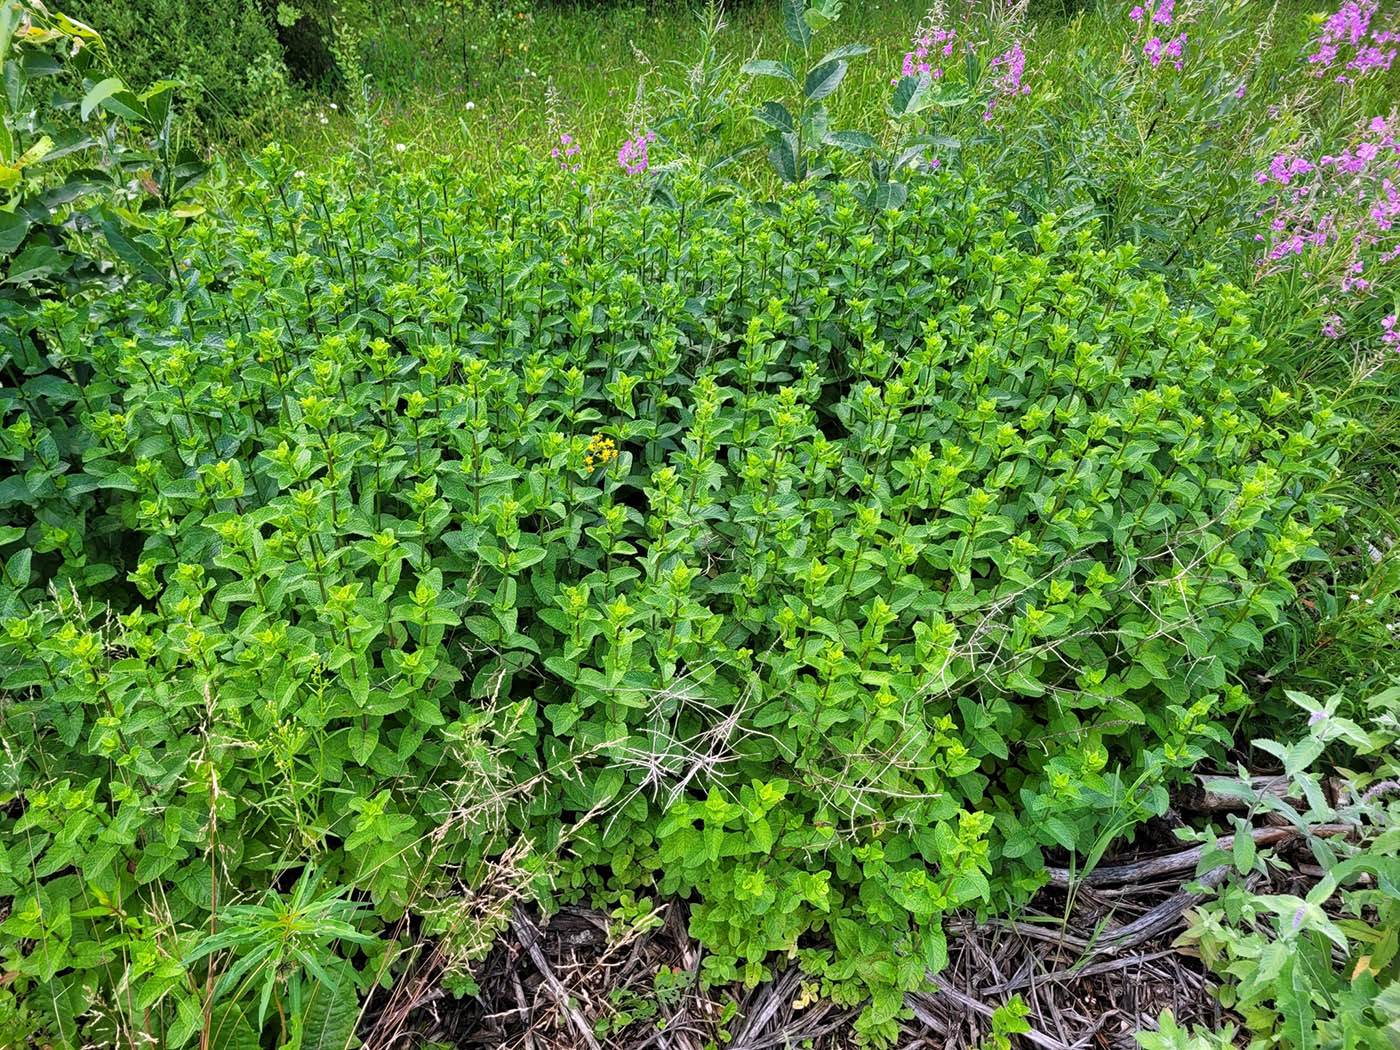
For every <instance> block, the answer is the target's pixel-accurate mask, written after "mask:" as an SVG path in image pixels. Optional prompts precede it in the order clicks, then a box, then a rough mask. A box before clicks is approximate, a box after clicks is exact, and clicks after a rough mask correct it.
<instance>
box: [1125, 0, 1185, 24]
mask: <svg viewBox="0 0 1400 1050" xmlns="http://www.w3.org/2000/svg"><path fill="white" fill-rule="evenodd" d="M1175 10H1176V0H1161V3H1159V4H1157V5H1156V7H1155V8H1154V7H1153V5H1152V4H1148V5H1147V9H1146V10H1144V9H1143V8H1142V6H1141V5H1138V6H1137V7H1134V8H1133V9H1132V10H1131V11H1129V12H1128V17H1129V18H1131V19H1132V20H1133V21H1134V22H1141V21H1142V20H1143V19H1144V18H1150V19H1151V21H1152V22H1153V23H1154V24H1155V25H1159V26H1169V25H1171V24H1172V15H1173V13H1174V12H1175Z"/></svg>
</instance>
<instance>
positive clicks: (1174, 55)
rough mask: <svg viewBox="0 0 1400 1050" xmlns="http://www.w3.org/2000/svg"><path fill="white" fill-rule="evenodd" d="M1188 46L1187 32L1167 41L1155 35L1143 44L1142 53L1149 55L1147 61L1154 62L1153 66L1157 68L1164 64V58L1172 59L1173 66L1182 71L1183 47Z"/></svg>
mask: <svg viewBox="0 0 1400 1050" xmlns="http://www.w3.org/2000/svg"><path fill="white" fill-rule="evenodd" d="M1185 46H1186V34H1185V33H1181V34H1179V35H1177V36H1174V37H1172V38H1171V39H1169V40H1167V41H1165V42H1164V41H1163V40H1162V38H1161V37H1158V36H1154V37H1153V38H1152V39H1151V40H1149V41H1148V42H1147V43H1145V44H1143V45H1142V53H1143V54H1144V55H1146V56H1147V61H1149V62H1151V63H1152V68H1153V69H1156V68H1157V67H1158V66H1160V65H1161V64H1162V59H1164V58H1169V59H1171V60H1172V66H1173V68H1175V69H1176V70H1177V71H1178V72H1180V71H1181V61H1182V59H1181V49H1182V48H1183V47H1185Z"/></svg>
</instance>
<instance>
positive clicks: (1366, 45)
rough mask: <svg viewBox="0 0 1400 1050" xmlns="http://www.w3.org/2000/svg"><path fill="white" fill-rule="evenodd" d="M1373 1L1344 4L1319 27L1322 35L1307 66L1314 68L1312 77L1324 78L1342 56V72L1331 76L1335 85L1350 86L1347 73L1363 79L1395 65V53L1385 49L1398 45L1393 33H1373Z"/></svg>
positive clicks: (1397, 35) (1398, 36)
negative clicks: (1346, 84)
mask: <svg viewBox="0 0 1400 1050" xmlns="http://www.w3.org/2000/svg"><path fill="white" fill-rule="evenodd" d="M1375 14H1376V3H1375V0H1346V2H1345V3H1343V4H1342V6H1341V7H1339V8H1338V9H1337V11H1336V12H1335V13H1334V14H1333V15H1331V17H1329V18H1328V19H1327V21H1325V22H1324V23H1323V24H1322V31H1321V33H1319V34H1318V37H1317V39H1316V40H1315V41H1313V43H1312V45H1311V46H1312V48H1313V51H1312V53H1311V54H1309V55H1308V56H1307V61H1308V64H1309V65H1311V66H1316V67H1317V69H1316V70H1315V72H1314V74H1313V75H1314V76H1318V77H1321V76H1324V75H1326V74H1327V73H1328V72H1329V71H1331V70H1332V68H1333V67H1334V66H1335V65H1336V64H1337V62H1338V60H1339V59H1340V58H1342V57H1343V55H1344V54H1345V55H1346V56H1347V57H1346V60H1345V62H1343V63H1342V71H1341V72H1338V73H1336V74H1334V76H1333V79H1334V80H1336V81H1337V82H1338V83H1343V84H1345V83H1350V82H1351V80H1352V79H1353V77H1351V76H1348V73H1354V74H1358V75H1363V76H1364V75H1365V74H1367V73H1372V72H1376V71H1380V72H1384V71H1385V70H1388V69H1389V68H1390V67H1391V65H1392V64H1393V63H1394V61H1395V55H1396V49H1395V48H1394V47H1387V46H1386V45H1389V44H1394V43H1396V42H1397V41H1400V33H1396V32H1395V31H1394V30H1393V29H1373V28H1372V27H1371V22H1372V19H1373V18H1374V17H1375Z"/></svg>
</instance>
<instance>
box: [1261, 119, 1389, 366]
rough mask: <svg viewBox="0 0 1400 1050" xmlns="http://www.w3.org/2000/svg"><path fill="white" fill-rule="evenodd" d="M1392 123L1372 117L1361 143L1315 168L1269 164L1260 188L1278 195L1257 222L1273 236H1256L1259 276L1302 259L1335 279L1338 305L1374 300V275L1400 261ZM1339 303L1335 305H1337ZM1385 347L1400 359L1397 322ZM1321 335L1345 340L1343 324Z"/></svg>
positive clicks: (1294, 161)
mask: <svg viewBox="0 0 1400 1050" xmlns="http://www.w3.org/2000/svg"><path fill="white" fill-rule="evenodd" d="M1395 130H1396V129H1395V128H1393V127H1392V126H1391V119H1390V118H1386V117H1375V118H1374V119H1372V120H1371V121H1370V122H1369V123H1368V124H1367V125H1366V126H1365V128H1364V130H1363V131H1362V133H1361V134H1360V136H1359V137H1358V139H1357V141H1355V142H1353V143H1352V144H1351V145H1348V146H1347V147H1346V148H1345V149H1343V150H1342V151H1341V152H1339V153H1335V154H1325V155H1323V156H1320V157H1318V158H1317V161H1316V163H1314V162H1313V161H1310V160H1308V159H1307V158H1305V157H1301V156H1298V155H1296V154H1292V153H1283V154H1279V155H1278V156H1276V157H1274V158H1273V159H1272V160H1270V162H1269V165H1268V167H1267V168H1263V169H1261V170H1259V171H1257V172H1255V175H1254V177H1255V181H1256V182H1258V183H1259V184H1260V185H1261V186H1267V187H1273V188H1275V190H1276V194H1275V196H1274V197H1272V198H1271V199H1270V200H1269V202H1268V203H1267V205H1266V206H1265V208H1264V209H1262V210H1261V211H1260V212H1259V217H1260V218H1267V219H1268V226H1269V232H1268V233H1267V234H1264V233H1259V234H1256V235H1255V240H1256V241H1258V242H1260V243H1261V244H1264V245H1267V248H1266V251H1265V254H1264V256H1263V258H1261V259H1260V263H1259V265H1260V266H1261V268H1270V267H1272V266H1273V265H1277V264H1280V263H1281V262H1283V261H1284V260H1287V259H1290V258H1293V257H1298V256H1305V255H1306V257H1307V259H1308V264H1309V266H1310V267H1311V271H1312V272H1313V273H1316V274H1319V275H1320V274H1322V273H1329V272H1330V273H1331V274H1332V275H1333V276H1332V279H1331V280H1330V281H1329V282H1328V283H1329V284H1330V285H1331V286H1332V287H1333V288H1334V289H1335V292H1336V293H1339V298H1348V297H1349V298H1352V299H1366V298H1370V297H1372V296H1373V295H1375V294H1376V292H1377V291H1378V288H1377V286H1376V283H1375V278H1376V274H1377V272H1378V271H1381V270H1383V269H1384V268H1385V267H1387V266H1389V265H1390V264H1391V263H1393V262H1395V261H1396V260H1397V259H1400V142H1397V141H1396V136H1395ZM1337 301H1338V300H1337V299H1332V300H1330V302H1331V303H1332V304H1334V305H1335V303H1336V302H1337ZM1382 328H1383V333H1382V341H1383V343H1384V345H1385V346H1387V347H1389V348H1390V349H1393V350H1397V351H1400V332H1397V331H1396V328H1395V318H1394V317H1393V316H1391V317H1389V318H1387V319H1386V321H1384V322H1382ZM1322 330H1323V334H1324V335H1326V336H1328V337H1329V338H1340V337H1341V336H1343V335H1345V334H1346V327H1345V325H1344V324H1343V323H1342V319H1341V316H1339V315H1334V316H1331V317H1328V318H1327V319H1326V320H1325V321H1324V324H1323V329H1322Z"/></svg>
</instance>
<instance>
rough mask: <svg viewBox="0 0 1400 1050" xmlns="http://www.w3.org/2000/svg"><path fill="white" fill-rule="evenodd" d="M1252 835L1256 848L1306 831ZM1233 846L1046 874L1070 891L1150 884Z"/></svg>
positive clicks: (1343, 829) (1329, 829)
mask: <svg viewBox="0 0 1400 1050" xmlns="http://www.w3.org/2000/svg"><path fill="white" fill-rule="evenodd" d="M1307 830H1308V832H1309V833H1310V834H1312V835H1316V836H1318V837H1321V838H1326V837H1329V836H1336V835H1346V834H1350V833H1351V831H1352V830H1354V829H1353V828H1352V827H1351V825H1349V824H1319V825H1318V826H1317V827H1313V828H1309V829H1307ZM1250 834H1251V835H1252V836H1253V838H1254V844H1255V845H1256V846H1272V845H1275V844H1277V843H1279V842H1285V841H1287V840H1288V839H1291V838H1297V837H1298V836H1300V835H1302V834H1303V831H1302V830H1301V829H1299V828H1255V829H1254V830H1253V831H1252V832H1251V833H1250ZM1234 844H1235V836H1234V835H1223V836H1221V837H1220V838H1219V839H1217V840H1216V841H1215V842H1213V843H1208V842H1202V843H1201V844H1200V845H1199V846H1193V847H1191V848H1190V849H1187V850H1182V851H1181V852H1180V853H1168V854H1167V855H1166V856H1163V857H1149V858H1147V859H1146V860H1136V861H1133V862H1132V863H1130V864H1119V865H1116V866H1114V867H1109V868H1095V869H1094V870H1093V871H1091V872H1089V873H1088V874H1086V875H1080V876H1078V877H1076V876H1074V875H1072V874H1071V872H1070V871H1069V869H1068V868H1046V869H1045V871H1046V873H1047V874H1048V875H1049V876H1050V881H1049V883H1048V885H1050V886H1056V887H1059V888H1061V889H1067V888H1069V887H1070V886H1072V885H1080V886H1123V885H1131V884H1134V883H1139V882H1149V881H1151V880H1152V879H1155V878H1160V877H1161V876H1163V875H1173V874H1175V873H1177V872H1179V871H1187V870H1189V869H1191V868H1194V867H1195V866H1196V864H1197V863H1198V862H1199V861H1200V859H1201V858H1202V857H1204V856H1205V855H1206V853H1207V851H1209V850H1215V849H1220V850H1230V849H1232V848H1233V847H1234Z"/></svg>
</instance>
